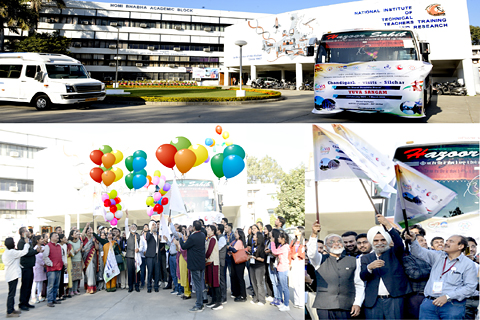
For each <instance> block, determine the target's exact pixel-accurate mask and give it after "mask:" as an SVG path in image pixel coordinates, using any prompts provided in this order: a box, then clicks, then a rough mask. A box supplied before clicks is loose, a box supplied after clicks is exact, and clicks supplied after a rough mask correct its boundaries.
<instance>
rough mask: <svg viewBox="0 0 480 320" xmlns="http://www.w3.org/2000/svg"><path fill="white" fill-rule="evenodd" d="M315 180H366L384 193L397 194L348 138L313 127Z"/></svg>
mask: <svg viewBox="0 0 480 320" xmlns="http://www.w3.org/2000/svg"><path fill="white" fill-rule="evenodd" d="M313 143H314V161H315V181H320V180H328V179H355V178H357V179H364V180H369V181H372V182H374V183H375V184H376V185H377V186H378V187H379V188H380V189H381V190H382V191H383V192H385V193H394V192H395V189H393V188H392V187H391V186H390V185H389V182H390V181H387V180H388V179H387V178H386V177H385V176H383V174H382V173H381V172H380V171H379V170H378V168H377V166H376V165H374V164H373V163H372V162H370V161H369V160H368V159H367V158H365V156H363V155H362V153H361V152H359V151H358V150H357V149H356V147H355V146H353V145H352V144H351V143H350V142H348V141H347V140H346V139H345V138H343V137H341V136H339V135H337V134H334V133H331V132H329V131H327V130H325V129H323V128H321V127H318V126H316V125H313Z"/></svg>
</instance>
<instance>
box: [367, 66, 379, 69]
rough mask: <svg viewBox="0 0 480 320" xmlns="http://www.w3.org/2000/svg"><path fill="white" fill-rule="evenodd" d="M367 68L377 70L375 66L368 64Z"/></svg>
mask: <svg viewBox="0 0 480 320" xmlns="http://www.w3.org/2000/svg"><path fill="white" fill-rule="evenodd" d="M367 70H378V67H377V66H371V65H368V66H367Z"/></svg>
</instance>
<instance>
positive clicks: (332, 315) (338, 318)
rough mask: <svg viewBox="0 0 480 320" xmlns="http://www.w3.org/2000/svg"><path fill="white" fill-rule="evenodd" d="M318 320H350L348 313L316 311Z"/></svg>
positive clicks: (344, 311)
mask: <svg viewBox="0 0 480 320" xmlns="http://www.w3.org/2000/svg"><path fill="white" fill-rule="evenodd" d="M317 315H318V319H325V320H326V319H328V320H342V319H351V317H350V311H346V310H323V309H317Z"/></svg>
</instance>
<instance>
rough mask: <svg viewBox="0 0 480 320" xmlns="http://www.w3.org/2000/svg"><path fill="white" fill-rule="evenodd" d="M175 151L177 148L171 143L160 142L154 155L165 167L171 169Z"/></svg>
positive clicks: (173, 165) (173, 163) (173, 164)
mask: <svg viewBox="0 0 480 320" xmlns="http://www.w3.org/2000/svg"><path fill="white" fill-rule="evenodd" d="M175 153H177V148H175V147H174V146H172V145H171V144H162V145H161V146H160V147H158V149H157V152H156V154H155V155H156V156H157V159H158V161H160V163H161V164H163V165H164V166H165V167H167V168H170V169H173V167H175Z"/></svg>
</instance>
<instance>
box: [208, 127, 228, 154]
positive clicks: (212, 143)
mask: <svg viewBox="0 0 480 320" xmlns="http://www.w3.org/2000/svg"><path fill="white" fill-rule="evenodd" d="M215 132H217V134H219V135H221V136H222V138H223V139H224V140H226V141H224V142H223V143H222V144H221V145H219V144H216V143H215V139H212V138H207V139H205V145H206V146H207V147H211V148H213V152H217V150H216V147H217V146H221V147H224V146H229V145H231V144H232V142H231V141H230V140H227V139H228V138H229V137H230V133H228V131H223V129H222V126H217V127H216V128H215Z"/></svg>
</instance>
